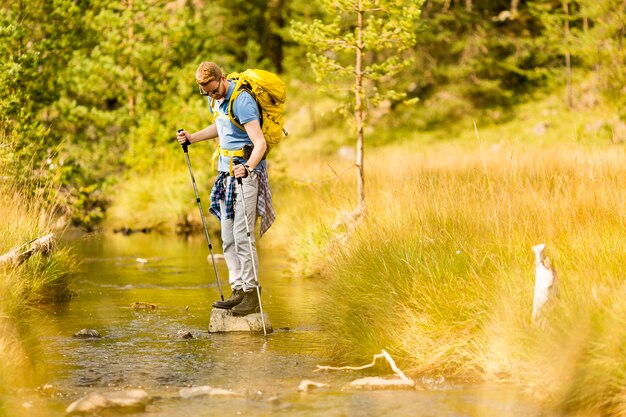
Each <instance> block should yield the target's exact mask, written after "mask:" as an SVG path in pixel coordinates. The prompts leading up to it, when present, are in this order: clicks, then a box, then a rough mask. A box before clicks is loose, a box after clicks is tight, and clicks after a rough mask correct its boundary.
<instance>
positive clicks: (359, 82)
mask: <svg viewBox="0 0 626 417" xmlns="http://www.w3.org/2000/svg"><path fill="white" fill-rule="evenodd" d="M364 14H365V12H364V10H363V2H362V0H359V3H358V10H357V27H356V31H357V49H356V68H355V70H356V85H355V119H356V135H357V141H356V168H357V202H358V205H357V211H359V212H365V173H364V167H363V151H364V146H363V139H364V133H363V122H364V110H363V51H364V49H365V45H364V42H363V24H364V23H363V15H364Z"/></svg>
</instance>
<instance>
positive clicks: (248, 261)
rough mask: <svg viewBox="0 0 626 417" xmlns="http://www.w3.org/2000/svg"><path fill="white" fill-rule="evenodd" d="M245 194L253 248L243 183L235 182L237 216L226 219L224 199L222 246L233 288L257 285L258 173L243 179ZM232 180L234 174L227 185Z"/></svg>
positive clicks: (227, 181) (222, 203)
mask: <svg viewBox="0 0 626 417" xmlns="http://www.w3.org/2000/svg"><path fill="white" fill-rule="evenodd" d="M242 180H243V194H244V197H245V203H246V213H247V214H248V226H249V227H250V239H251V241H252V251H250V243H249V242H248V234H247V232H246V221H245V217H244V215H243V212H244V210H243V199H242V198H241V185H239V184H238V183H236V184H235V196H236V197H235V218H234V219H226V212H225V204H224V201H223V200H222V201H220V210H221V212H222V213H221V214H222V216H221V217H222V220H221V223H222V247H223V250H224V258H225V259H226V265H227V266H228V281H229V282H230V286H231V288H232V289H233V290H239V289H243V290H244V291H250V290H252V289H253V288H254V287H255V286H256V285H257V284H256V280H255V277H254V269H253V267H252V265H253V262H254V268H255V269H256V270H257V271H258V268H259V260H258V256H257V252H256V239H255V237H254V224H255V221H256V218H257V196H258V192H259V181H258V179H257V176H256V174H255V173H251V174H250V175H248V176H247V177H246V178H243V179H242ZM230 181H236V179H235V178H234V177H227V178H226V184H225V185H226V188H228V186H229V185H230Z"/></svg>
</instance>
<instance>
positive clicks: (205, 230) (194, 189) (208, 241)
mask: <svg viewBox="0 0 626 417" xmlns="http://www.w3.org/2000/svg"><path fill="white" fill-rule="evenodd" d="M182 131H183V129H178V133H180V132H182ZM189 145H191V142H189V139H187V141H186V142H185V143H183V144H182V145H181V146H182V147H183V151H185V156H186V157H187V166H188V167H189V175H191V182H192V184H193V191H194V192H195V193H196V202H197V203H198V209H199V210H200V218H201V219H202V227H203V228H204V236H205V237H206V243H207V244H208V245H209V252H210V253H211V261H212V262H213V270H214V271H215V280H216V281H217V288H218V289H219V291H220V298H221V299H222V301H224V293H222V284H220V277H219V276H218V275H217V266H216V265H215V258H214V257H213V245H212V244H211V238H210V237H209V231H208V230H207V228H206V221H205V220H204V211H203V210H202V203H200V195H198V187H197V186H196V179H195V178H194V176H193V171H192V170H191V160H190V159H189V152H188V151H187V146H189Z"/></svg>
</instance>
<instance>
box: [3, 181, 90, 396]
mask: <svg viewBox="0 0 626 417" xmlns="http://www.w3.org/2000/svg"><path fill="white" fill-rule="evenodd" d="M5 178H7V177H5ZM56 213H57V210H56V208H55V207H54V206H50V205H48V204H46V203H45V202H43V201H41V200H40V199H37V198H34V197H27V196H26V195H25V194H24V193H22V192H20V190H18V189H17V188H16V186H15V185H13V184H12V183H11V182H9V181H8V180H3V181H1V182H0V219H1V221H0V255H1V254H4V253H6V252H9V251H10V250H11V249H12V248H16V247H19V246H21V245H23V244H24V243H27V242H29V241H31V240H32V239H35V238H38V237H42V236H45V235H47V234H49V233H51V232H57V236H58V232H59V230H58V228H59V226H60V224H59V223H58V218H57V215H56ZM77 268H78V261H77V259H76V258H75V256H74V255H73V254H72V253H71V252H70V250H69V249H67V248H63V247H62V246H58V247H57V249H56V250H55V251H54V252H53V253H52V254H51V255H50V256H43V255H41V254H34V255H33V256H31V257H30V258H29V259H28V260H26V261H25V262H24V263H22V264H20V265H19V266H12V265H9V264H3V265H0V390H4V389H8V388H9V387H14V386H15V385H18V384H20V383H22V382H27V381H28V380H29V378H30V377H31V376H32V372H33V371H34V370H35V368H36V363H37V352H38V350H39V345H38V343H37V337H36V332H35V331H34V330H33V326H32V323H33V321H35V320H39V319H40V318H41V307H44V306H49V305H51V304H55V303H58V302H66V301H68V300H69V298H70V296H71V292H70V284H71V280H72V277H73V275H74V273H75V272H76V270H77Z"/></svg>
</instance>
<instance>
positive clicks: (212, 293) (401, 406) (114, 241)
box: [0, 235, 546, 417]
mask: <svg viewBox="0 0 626 417" xmlns="http://www.w3.org/2000/svg"><path fill="white" fill-rule="evenodd" d="M73 244H74V246H75V247H76V250H77V252H78V253H79V254H80V255H81V256H82V257H83V258H84V265H83V269H84V270H83V272H82V273H81V276H80V277H79V279H78V280H77V282H76V283H75V285H74V287H73V288H74V291H75V292H76V297H75V298H74V299H73V300H72V302H71V303H70V304H69V305H68V306H67V307H66V308H64V309H63V310H59V311H56V312H54V313H53V314H50V315H49V317H48V318H47V319H46V320H43V321H42V323H40V325H41V327H42V331H43V332H44V333H45V335H46V336H45V337H43V340H42V341H41V342H42V344H43V346H44V349H43V350H44V352H45V355H44V357H42V358H41V364H42V369H44V370H45V371H44V372H42V375H41V377H40V378H39V379H38V380H37V381H33V387H32V388H26V389H20V390H16V392H14V393H13V394H12V395H11V396H10V397H8V398H4V400H5V404H6V405H5V407H6V408H5V409H4V410H2V409H0V414H2V413H4V414H5V415H11V416H13V415H24V416H61V415H63V414H64V410H65V408H67V406H68V405H69V404H70V403H72V402H73V401H74V400H76V399H78V398H80V397H81V396H83V395H85V394H86V393H88V392H91V391H98V390H102V391H110V390H116V389H123V388H142V389H144V390H146V391H147V392H148V393H149V394H150V395H151V396H152V397H153V401H152V404H151V405H150V406H149V407H148V408H147V410H146V411H145V412H144V413H137V414H131V415H142V416H154V417H157V416H159V417H161V416H163V417H164V416H168V417H183V416H184V417H190V416H224V415H250V416H264V415H274V414H281V415H288V416H318V415H325V416H338V417H339V416H376V417H378V416H443V417H447V416H450V417H457V416H459V417H460V416H469V417H491V416H493V417H496V416H497V417H501V416H520V417H522V416H523V417H529V416H539V415H541V416H546V414H544V413H541V412H540V410H538V409H537V408H536V407H534V406H533V405H532V404H531V403H530V402H529V401H527V400H525V399H524V398H523V397H522V396H521V395H519V394H518V393H517V392H516V390H515V389H514V388H510V387H502V386H494V385H484V384H479V385H477V384H465V383H462V382H458V381H456V382H451V381H446V380H443V381H441V380H439V381H436V382H435V383H433V382H432V380H429V379H426V378H424V379H421V378H419V379H418V383H419V384H418V385H419V388H420V389H419V390H415V391H384V392H382V391H381V392H356V391H343V390H342V388H343V387H344V386H345V385H346V384H347V383H348V382H349V381H351V380H353V379H357V378H360V377H363V376H371V375H373V374H372V372H371V371H370V372H368V371H359V372H355V371H330V372H325V373H319V372H315V371H314V370H315V365H317V364H329V360H328V358H327V357H326V352H327V349H326V347H327V346H328V345H329V343H328V339H327V336H326V335H325V334H324V332H323V331H322V330H321V329H316V328H315V327H314V325H313V322H314V321H313V320H312V309H311V308H312V307H313V306H314V304H315V303H316V302H317V300H318V297H317V288H318V287H319V286H320V285H323V282H320V281H316V280H310V279H301V278H297V277H291V276H289V274H288V273H286V272H285V269H286V266H287V265H286V264H285V262H284V261H283V260H282V258H281V256H280V254H275V253H271V252H272V251H270V250H269V249H263V248H261V265H260V277H259V280H260V282H261V284H262V285H263V307H264V310H265V311H266V312H267V313H268V314H269V316H270V319H271V322H272V325H273V327H274V329H276V332H274V333H273V334H271V335H268V337H267V338H265V337H264V336H263V335H262V334H249V333H231V334H208V332H207V330H206V329H207V326H208V317H209V315H210V309H211V307H210V305H211V302H212V301H214V300H216V299H218V298H219V292H218V289H217V285H216V283H215V275H214V272H213V267H212V266H211V265H210V264H209V263H208V262H207V260H206V256H207V254H208V248H207V247H206V242H205V241H204V240H203V239H202V237H199V238H195V239H193V240H182V239H178V238H172V237H162V236H157V235H134V236H130V237H127V236H122V235H105V236H97V237H91V238H88V239H80V240H76V241H74V242H73ZM137 258H144V259H146V260H147V263H139V262H137ZM218 272H219V276H220V279H221V283H222V288H223V290H224V296H225V297H227V296H228V295H229V294H230V290H229V287H228V282H227V273H226V267H225V264H224V262H223V261H221V260H218ZM134 302H147V303H152V304H157V305H158V308H157V309H154V310H136V309H133V308H132V307H131V304H132V303H134ZM83 328H90V329H96V330H98V331H99V332H100V333H101V334H102V336H103V337H102V338H101V339H95V340H80V339H75V338H72V337H71V336H72V334H73V333H75V332H77V331H79V330H80V329H83ZM285 328H289V330H287V329H285ZM179 330H187V331H190V332H191V333H192V334H193V336H194V338H193V339H190V340H177V339H171V338H169V337H168V335H169V334H174V333H176V332H177V331H179ZM351 365H361V364H351ZM380 369H383V371H384V369H386V368H384V367H381V368H379V369H378V371H380ZM380 376H391V375H390V374H387V375H380ZM304 379H310V380H314V381H317V382H323V383H327V384H329V385H330V388H328V389H323V390H319V391H314V392H309V393H300V392H298V391H297V387H298V385H299V383H300V381H302V380H304ZM43 385H48V387H46V388H45V389H44V388H42V387H43ZM200 385H210V386H212V387H216V388H223V389H231V390H233V391H235V392H238V393H240V394H242V396H241V397H235V398H215V397H196V398H191V399H182V398H180V396H179V395H178V392H179V390H180V389H181V388H184V387H191V386H200ZM37 387H38V388H37Z"/></svg>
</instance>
